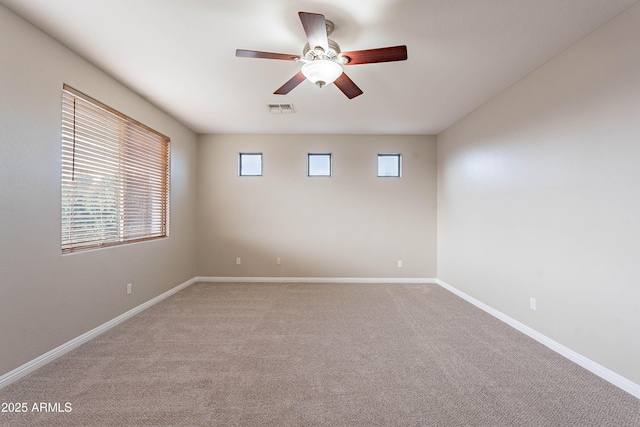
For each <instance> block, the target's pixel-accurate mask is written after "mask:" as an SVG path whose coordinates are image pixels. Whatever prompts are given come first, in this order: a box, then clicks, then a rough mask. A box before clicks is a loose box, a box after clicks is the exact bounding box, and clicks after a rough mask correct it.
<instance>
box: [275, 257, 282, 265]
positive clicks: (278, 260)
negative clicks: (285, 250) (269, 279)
mask: <svg viewBox="0 0 640 427" xmlns="http://www.w3.org/2000/svg"><path fill="white" fill-rule="evenodd" d="M276 264H278V265H280V264H282V260H281V259H280V257H278V258H276Z"/></svg>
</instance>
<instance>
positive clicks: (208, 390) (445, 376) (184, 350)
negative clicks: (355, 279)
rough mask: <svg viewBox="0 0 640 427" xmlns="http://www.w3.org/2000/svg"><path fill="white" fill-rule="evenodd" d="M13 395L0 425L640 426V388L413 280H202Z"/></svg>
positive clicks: (8, 393)
mask: <svg viewBox="0 0 640 427" xmlns="http://www.w3.org/2000/svg"><path fill="white" fill-rule="evenodd" d="M0 402H14V403H21V402H25V403H27V405H28V407H29V410H28V411H27V413H13V414H8V413H0V425H2V426H109V425H113V426H161V425H173V426H640V400H638V399H636V398H635V397H633V396H631V395H629V394H627V393H625V392H624V391H622V390H620V389H618V388H616V387H615V386H613V385H611V384H609V383H608V382H606V381H604V380H602V379H600V378H598V377H596V376H595V375H593V374H591V373H590V372H588V371H586V370H585V369H583V368H581V367H579V366H577V365H576V364H574V363H572V362H570V361H568V360H566V359H564V358H563V357H561V356H559V355H558V354H556V353H554V352H553V351H551V350H549V349H548V348H546V347H544V346H543V345H541V344H539V343H537V342H535V341H534V340H532V339H530V338H528V337H526V336H525V335H523V334H521V333H519V332H517V331H516V330H514V329H512V328H511V327H509V326H507V325H505V324H503V323H502V322H500V321H498V320H496V319H494V318H493V317H491V316H489V315H488V314H486V313H484V312H483V311H481V310H479V309H477V308H476V307H474V306H472V305H470V304H468V303H467V302H465V301H463V300H462V299H460V298H458V297H457V296H455V295H453V294H451V293H450V292H448V291H446V290H444V289H442V288H441V287H439V286H437V285H414V284H326V283H325V284H308V283H304V284H292V283H257V284H256V283H254V284H244V283H242V284H240V283H234V284H211V283H206V284H204V283H199V284H194V285H192V286H190V287H188V288H186V289H184V290H183V291H181V292H179V293H177V294H175V295H173V296H172V297H170V298H168V299H166V300H164V301H162V302H161V303H159V304H157V305H155V306H153V307H151V308H150V309H148V310H146V311H144V312H142V313H140V314H139V315H137V316H135V317H134V318H132V319H130V320H128V321H126V322H124V323H122V324H120V325H118V326H117V327H115V328H113V329H111V330H110V331H108V332H106V333H104V334H102V335H100V336H99V337H97V338H95V339H94V340H92V341H90V342H88V343H86V344H84V345H82V346H81V347H79V348H77V349H75V350H73V351H71V352H69V353H67V354H66V355H64V356H62V357H61V358H59V359H57V360H55V361H54V362H52V363H50V364H48V365H46V366H45V367H43V368H41V369H39V370H38V371H36V372H34V373H32V374H30V375H28V376H26V377H24V378H22V379H21V380H19V381H17V382H15V383H13V384H11V385H9V386H8V387H6V388H4V389H2V390H0ZM39 402H45V403H50V404H52V405H50V407H49V409H54V410H60V412H37V411H33V404H34V403H35V404H37V405H38V404H39ZM56 404H57V405H58V406H57V407H56ZM65 404H68V406H67V407H66V409H71V411H70V412H64V410H65Z"/></svg>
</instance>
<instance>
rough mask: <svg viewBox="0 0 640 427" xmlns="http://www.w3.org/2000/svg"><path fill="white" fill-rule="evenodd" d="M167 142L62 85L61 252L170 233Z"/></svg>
mask: <svg viewBox="0 0 640 427" xmlns="http://www.w3.org/2000/svg"><path fill="white" fill-rule="evenodd" d="M169 144H170V141H169V138H168V137H166V136H164V135H162V134H161V133H159V132H157V131H155V130H153V129H150V128H148V127H147V126H145V125H143V124H142V123H139V122H137V121H135V120H133V119H131V118H130V117H127V116H125V115H124V114H122V113H120V112H118V111H116V110H114V109H112V108H110V107H108V106H106V105H104V104H102V103H100V102H98V101H96V100H95V99H93V98H91V97H89V96H87V95H85V94H83V93H81V92H79V91H77V90H75V89H73V88H71V87H69V86H67V85H64V86H63V93H62V202H61V208H62V212H61V214H62V217H61V218H62V253H70V252H74V251H79V250H84V249H92V248H99V247H105V246H112V245H121V244H124V243H131V242H139V241H142V240H148V239H157V238H162V237H166V236H168V235H169V184H170V175H169V173H170V146H169Z"/></svg>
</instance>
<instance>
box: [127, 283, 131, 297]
mask: <svg viewBox="0 0 640 427" xmlns="http://www.w3.org/2000/svg"><path fill="white" fill-rule="evenodd" d="M130 293H131V283H127V295H129V294H130Z"/></svg>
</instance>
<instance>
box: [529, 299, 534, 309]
mask: <svg viewBox="0 0 640 427" xmlns="http://www.w3.org/2000/svg"><path fill="white" fill-rule="evenodd" d="M529 308H531V310H535V309H536V299H535V298H531V299H530V300H529Z"/></svg>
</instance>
